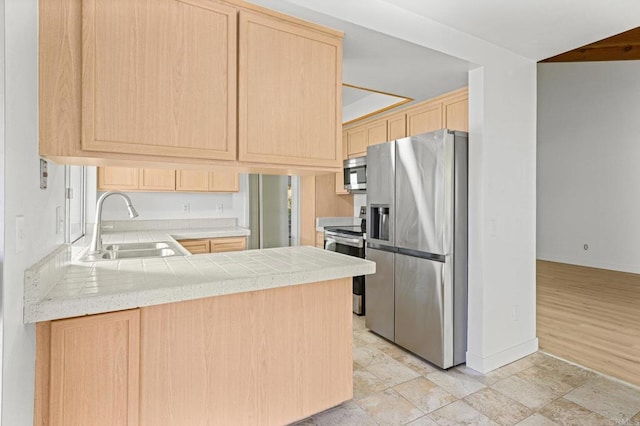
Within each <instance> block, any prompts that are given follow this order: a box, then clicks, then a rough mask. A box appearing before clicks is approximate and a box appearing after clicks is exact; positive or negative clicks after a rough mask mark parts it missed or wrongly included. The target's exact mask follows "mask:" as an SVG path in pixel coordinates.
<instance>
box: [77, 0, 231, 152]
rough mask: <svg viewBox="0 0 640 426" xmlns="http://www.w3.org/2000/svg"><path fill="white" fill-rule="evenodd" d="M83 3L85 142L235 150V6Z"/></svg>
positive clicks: (101, 146) (137, 148)
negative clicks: (116, 35)
mask: <svg viewBox="0 0 640 426" xmlns="http://www.w3.org/2000/svg"><path fill="white" fill-rule="evenodd" d="M82 8H83V12H82V15H83V18H84V21H83V33H82V40H83V49H84V50H83V61H82V68H83V81H82V100H83V110H82V147H83V149H85V150H89V151H102V152H118V153H128V154H144V155H162V156H173V157H201V158H216V159H227V160H233V159H235V157H236V150H235V147H236V145H235V126H236V111H235V110H236V104H235V102H236V101H235V91H236V89H235V88H236V51H237V48H236V31H237V30H236V9H235V8H234V7H230V6H226V5H222V4H218V3H214V2H203V1H199V2H188V1H176V0H155V1H152V2H142V1H139V0H133V1H108V0H86V1H83V2H82ZM114 34H120V36H118V37H115V36H114Z"/></svg>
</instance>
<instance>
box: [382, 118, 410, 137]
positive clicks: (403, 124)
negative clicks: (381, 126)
mask: <svg viewBox="0 0 640 426" xmlns="http://www.w3.org/2000/svg"><path fill="white" fill-rule="evenodd" d="M406 136H407V116H406V115H405V114H398V115H395V116H393V117H389V118H387V141H394V140H396V139H402V138H404V137H406Z"/></svg>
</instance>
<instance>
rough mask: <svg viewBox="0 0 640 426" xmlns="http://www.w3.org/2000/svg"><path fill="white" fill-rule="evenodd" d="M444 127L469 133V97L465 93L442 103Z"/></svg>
mask: <svg viewBox="0 0 640 426" xmlns="http://www.w3.org/2000/svg"><path fill="white" fill-rule="evenodd" d="M442 108H443V110H444V111H443V112H444V127H446V128H447V129H451V130H462V131H464V132H468V131H469V97H468V94H467V92H464V93H462V94H460V95H459V96H455V97H452V98H450V99H446V100H445V101H443V102H442Z"/></svg>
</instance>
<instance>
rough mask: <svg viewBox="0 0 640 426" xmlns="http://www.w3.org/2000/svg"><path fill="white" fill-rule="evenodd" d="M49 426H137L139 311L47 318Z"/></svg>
mask: <svg viewBox="0 0 640 426" xmlns="http://www.w3.org/2000/svg"><path fill="white" fill-rule="evenodd" d="M50 348H51V350H50V378H51V381H50V391H49V415H50V423H49V424H50V425H51V426H57V425H59V426H63V425H98V426H100V425H104V426H110V425H129V426H132V425H137V424H138V396H139V367H140V364H139V363H140V311H139V310H137V309H136V310H130V311H121V312H114V313H108V314H100V315H91V316H86V317H78V318H71V319H66V320H59V321H53V322H52V323H51V345H50Z"/></svg>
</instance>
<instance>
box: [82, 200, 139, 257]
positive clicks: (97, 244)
mask: <svg viewBox="0 0 640 426" xmlns="http://www.w3.org/2000/svg"><path fill="white" fill-rule="evenodd" d="M111 195H119V196H120V197H122V199H123V200H124V202H125V203H127V210H129V217H130V218H131V219H133V218H134V217H138V212H137V211H136V209H134V208H133V204H131V198H129V196H128V195H127V194H124V193H122V192H118V191H109V192H105V193H104V194H102V195H101V196H100V198H98V202H97V203H96V223H95V224H94V225H93V236H92V237H91V246H90V247H89V251H88V253H89V254H94V253H99V252H100V251H101V250H102V236H101V235H100V234H101V229H100V227H101V226H102V204H103V203H104V200H105V199H106V198H107V197H110V196H111Z"/></svg>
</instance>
